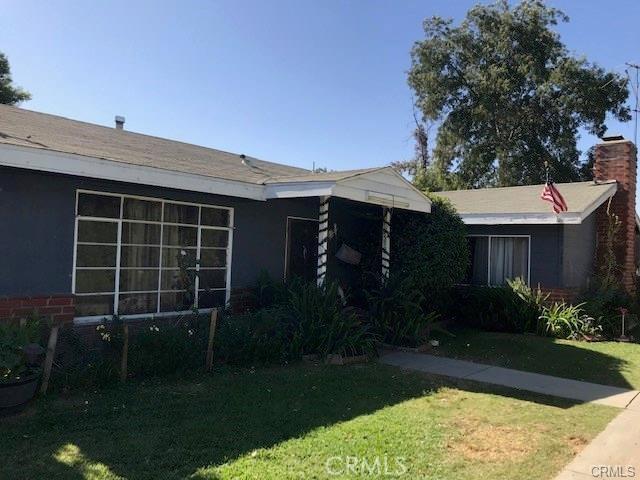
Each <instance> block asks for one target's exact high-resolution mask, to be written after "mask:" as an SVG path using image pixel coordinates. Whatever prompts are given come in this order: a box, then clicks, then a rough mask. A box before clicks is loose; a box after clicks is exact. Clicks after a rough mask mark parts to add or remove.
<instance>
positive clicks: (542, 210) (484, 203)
mask: <svg viewBox="0 0 640 480" xmlns="http://www.w3.org/2000/svg"><path fill="white" fill-rule="evenodd" d="M555 186H556V187H557V188H558V190H559V191H560V193H562V196H563V197H564V198H565V200H566V202H567V206H568V207H569V210H568V212H566V213H562V214H560V215H556V214H554V213H553V211H552V208H551V204H550V203H549V202H545V201H544V200H542V199H541V198H540V194H541V193H542V189H543V188H544V185H525V186H520V187H501V188H479V189H475V190H451V191H446V192H437V193H436V195H439V196H441V197H444V198H446V199H448V200H450V201H451V203H452V204H453V206H454V207H455V208H456V210H457V211H458V213H459V214H460V216H461V217H462V218H463V220H464V221H465V223H478V224H480V223H487V224H498V223H563V222H564V223H580V221H581V220H582V219H584V218H585V217H586V216H587V215H589V214H590V213H591V212H593V211H594V210H595V209H596V208H597V207H598V206H599V205H601V204H602V203H603V202H604V201H605V200H606V199H608V198H609V197H610V196H612V195H613V194H614V193H615V192H616V189H617V186H616V182H615V180H611V181H609V182H604V183H595V182H574V183H556V184H555ZM501 219H503V220H504V222H502V221H501ZM508 219H519V220H520V221H507V220H508ZM577 220H579V221H577Z"/></svg>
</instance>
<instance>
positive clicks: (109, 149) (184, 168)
mask: <svg viewBox="0 0 640 480" xmlns="http://www.w3.org/2000/svg"><path fill="white" fill-rule="evenodd" d="M0 144H6V145H15V146H19V147H30V148H38V149H44V150H50V151H55V152H62V153H70V154H75V155H82V156H86V157H92V158H99V159H104V160H111V161H116V162H122V163H126V164H129V165H138V166H145V167H155V168H160V169H164V170H173V171H176V172H181V173H191V174H195V175H202V176H206V177H214V178H219V179H224V180H233V181H239V182H245V183H253V184H264V183H265V182H266V181H267V180H269V179H270V178H273V177H286V176H290V175H291V176H292V175H307V174H310V173H311V172H310V171H309V170H305V169H303V168H298V167H292V166H288V165H282V164H279V163H273V162H267V161H264V160H259V159H257V158H253V157H249V156H245V157H242V156H241V155H238V154H234V153H229V152H224V151H222V150H215V149H213V148H206V147H201V146H198V145H191V144H188V143H183V142H179V141H175V140H168V139H164V138H159V137H153V136H149V135H143V134H140V133H134V132H130V131H127V130H118V129H115V128H110V127H103V126H100V125H94V124H91V123H86V122H80V121H77V120H71V119H68V118H64V117H59V116H56V115H49V114H46V113H40V112H34V111H30V110H25V109H23V108H17V107H12V106H8V105H0Z"/></svg>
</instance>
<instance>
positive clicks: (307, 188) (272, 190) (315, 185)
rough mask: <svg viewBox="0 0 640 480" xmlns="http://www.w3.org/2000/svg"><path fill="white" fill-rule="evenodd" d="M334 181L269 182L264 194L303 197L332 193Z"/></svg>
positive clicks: (274, 196) (273, 196)
mask: <svg viewBox="0 0 640 480" xmlns="http://www.w3.org/2000/svg"><path fill="white" fill-rule="evenodd" d="M335 185H336V182H282V183H269V184H267V186H266V187H265V192H264V196H265V199H267V200H269V199H272V198H303V197H322V196H326V195H329V196H330V195H333V188H334V187H335Z"/></svg>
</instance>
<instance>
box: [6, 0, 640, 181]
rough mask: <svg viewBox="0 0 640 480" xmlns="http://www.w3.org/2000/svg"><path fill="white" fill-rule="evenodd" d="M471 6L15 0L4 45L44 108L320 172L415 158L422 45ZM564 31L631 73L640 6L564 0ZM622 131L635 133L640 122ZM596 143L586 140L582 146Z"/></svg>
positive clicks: (439, 0) (560, 1)
mask: <svg viewBox="0 0 640 480" xmlns="http://www.w3.org/2000/svg"><path fill="white" fill-rule="evenodd" d="M474 3H476V2H467V1H461V0H456V1H455V2H453V1H451V0H444V1H443V0H429V1H417V0H415V1H414V0H397V1H392V0H357V1H355V0H315V1H307V0H304V1H303V0H287V1H285V0H269V1H257V0H242V1H238V0H208V1H205V0H201V1H180V2H175V1H172V2H164V1H158V0H156V1H120V0H110V1H108V2H106V1H104V2H93V1H92V2H87V1H61V0H51V1H48V2H42V1H31V0H8V1H6V2H4V3H3V7H2V18H3V22H2V24H3V25H2V28H1V29H0V50H1V51H4V52H5V53H6V54H7V55H8V56H9V60H10V62H11V65H12V69H13V76H14V80H15V81H16V83H18V84H19V85H21V86H23V87H25V88H27V89H28V90H29V91H31V93H32V94H33V100H32V101H30V102H27V103H25V104H24V105H23V106H24V107H25V108H29V109H32V110H38V111H43V112H48V113H54V114H58V115H63V116H67V117H71V118H75V119H80V120H85V121H89V122H93V123H98V124H103V125H108V126H112V125H113V117H114V115H116V114H118V115H124V116H125V117H126V119H127V123H126V125H125V128H127V129H129V130H133V131H137V132H141V133H147V134H151V135H157V136H161V137H168V138H174V139H179V140H183V141H186V142H190V143H196V144H201V145H206V146H211V147H215V148H219V149H223V150H228V151H232V152H236V153H245V154H247V155H252V156H256V157H259V158H263V159H266V160H272V161H277V162H282V163H288V164H293V165H298V166H302V167H306V168H311V166H312V164H313V163H314V162H315V164H316V166H321V167H328V168H330V169H344V168H359V167H366V166H376V165H384V164H387V163H389V162H391V161H393V160H398V159H404V158H407V157H409V156H410V155H411V153H412V148H413V142H412V139H411V131H412V126H413V120H412V109H411V92H410V90H409V88H408V87H407V84H406V71H407V69H408V67H409V63H410V58H409V50H410V48H411V46H412V44H413V42H414V41H416V40H419V39H420V38H421V36H422V27H421V23H422V20H423V19H424V18H425V17H427V16H431V15H440V16H445V17H453V18H455V19H457V20H459V19H461V18H462V17H463V16H464V14H465V12H466V10H467V9H468V8H469V7H470V6H472V5H473V4H474ZM550 3H551V4H552V5H554V6H557V7H560V8H561V9H563V10H564V11H565V13H567V14H568V15H569V17H570V18H571V22H570V23H569V24H565V25H561V26H560V27H559V31H560V32H561V34H562V38H563V39H564V41H565V42H566V44H567V45H568V47H569V48H570V50H572V51H574V52H575V53H577V54H581V55H585V56H586V57H587V58H588V59H590V60H592V61H595V62H597V63H599V64H601V65H603V66H605V67H607V68H609V69H613V70H615V71H618V72H621V73H624V68H625V65H624V63H625V62H626V61H633V62H636V63H640V50H639V49H638V45H640V33H639V32H640V28H638V25H637V21H638V18H640V2H638V1H637V0H636V1H633V0H619V1H616V2H603V1H601V0H573V1H569V0H557V1H554V2H550ZM610 131H614V132H618V133H622V134H624V135H625V137H627V138H633V123H632V122H629V123H627V124H624V125H620V124H616V123H614V122H611V128H610ZM593 142H594V139H592V138H583V139H582V140H581V142H580V145H581V147H583V148H586V147H588V146H590V145H591V144H592V143H593Z"/></svg>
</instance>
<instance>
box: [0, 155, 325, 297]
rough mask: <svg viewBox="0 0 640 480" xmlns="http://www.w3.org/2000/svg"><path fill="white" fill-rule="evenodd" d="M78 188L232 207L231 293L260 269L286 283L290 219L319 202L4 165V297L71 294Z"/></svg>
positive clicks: (0, 241) (0, 221)
mask: <svg viewBox="0 0 640 480" xmlns="http://www.w3.org/2000/svg"><path fill="white" fill-rule="evenodd" d="M77 189H87V190H97V191H105V192H112V193H124V194H132V195H142V196H148V197H157V198H165V199H169V200H178V201H184V202H194V203H203V204H213V205H221V206H228V207H233V208H234V217H235V228H234V237H233V259H232V267H231V286H232V288H238V287H245V286H249V285H251V284H252V283H253V282H254V281H255V279H256V277H257V275H258V273H259V272H260V270H261V269H263V268H264V269H266V270H268V271H269V273H270V274H271V275H272V276H273V278H277V279H280V278H282V276H283V272H284V257H285V238H286V223H287V216H289V215H291V216H301V217H315V216H317V214H318V200H317V199H315V198H310V199H285V200H270V201H268V202H260V201H255V200H248V199H242V198H234V197H225V196H219V195H210V194H204V193H194V192H187V191H182V190H171V189H165V188H158V187H149V186H144V185H136V184H128V183H120V182H112V181H106V180H98V179H90V178H82V177H73V176H67V175H57V174H50V173H41V172H34V171H29V170H21V169H14V168H8V167H0V225H1V226H2V233H1V234H0V297H2V296H28V295H48V294H60V293H70V292H71V275H72V269H73V242H74V238H73V236H74V221H75V198H76V190H77Z"/></svg>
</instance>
